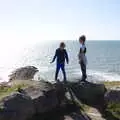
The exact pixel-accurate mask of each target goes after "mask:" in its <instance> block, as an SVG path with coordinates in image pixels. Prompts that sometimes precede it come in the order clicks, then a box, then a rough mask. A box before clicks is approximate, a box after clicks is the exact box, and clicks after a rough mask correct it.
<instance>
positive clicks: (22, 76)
mask: <svg viewBox="0 0 120 120" xmlns="http://www.w3.org/2000/svg"><path fill="white" fill-rule="evenodd" d="M36 72H38V69H37V68H36V67H34V66H26V67H21V68H18V69H16V70H15V71H13V72H12V73H11V74H10V75H9V80H29V79H33V78H34V75H35V73H36Z"/></svg>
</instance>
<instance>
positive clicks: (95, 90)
mask: <svg viewBox="0 0 120 120" xmlns="http://www.w3.org/2000/svg"><path fill="white" fill-rule="evenodd" d="M70 88H71V89H72V91H73V93H74V95H75V96H76V97H77V99H78V100H80V101H81V102H83V103H85V104H88V105H94V104H99V103H101V102H102V101H104V94H105V92H106V88H105V86H104V85H103V84H94V83H90V82H86V83H79V84H78V83H71V84H70ZM101 104H102V103H101Z"/></svg>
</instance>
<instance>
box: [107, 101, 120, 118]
mask: <svg viewBox="0 0 120 120" xmlns="http://www.w3.org/2000/svg"><path fill="white" fill-rule="evenodd" d="M106 111H107V112H110V113H112V115H113V116H115V117H116V118H117V119H118V120H120V103H114V102H111V103H108V106H107V109H106Z"/></svg>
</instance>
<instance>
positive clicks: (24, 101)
mask: <svg viewBox="0 0 120 120" xmlns="http://www.w3.org/2000/svg"><path fill="white" fill-rule="evenodd" d="M2 103H3V109H2V110H1V112H0V113H1V114H0V120H26V119H28V118H31V117H32V116H33V115H34V114H35V109H34V106H33V103H32V100H31V98H30V97H29V96H26V95H24V94H20V93H13V94H12V95H10V96H7V97H5V98H4V99H3V100H2Z"/></svg>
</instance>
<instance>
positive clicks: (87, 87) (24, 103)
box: [0, 81, 105, 120]
mask: <svg viewBox="0 0 120 120" xmlns="http://www.w3.org/2000/svg"><path fill="white" fill-rule="evenodd" d="M36 83H37V84H34V85H31V86H29V87H27V88H24V89H21V88H19V89H18V91H17V92H15V93H13V94H11V95H9V96H7V97H5V98H4V99H3V100H2V101H1V102H0V104H1V109H0V120H16V119H17V120H27V119H29V118H31V117H32V116H34V115H35V114H40V115H41V114H45V113H50V112H51V111H53V110H56V108H59V107H60V105H61V103H63V100H65V92H67V91H68V92H69V89H71V90H72V92H73V93H74V95H75V96H76V97H77V98H79V100H81V101H85V102H86V103H89V102H90V103H91V102H96V101H98V100H99V99H101V97H102V96H104V93H105V88H104V86H103V85H95V84H92V83H85V84H78V83H67V84H63V83H58V84H51V83H49V82H45V81H40V82H36ZM66 88H67V89H66ZM68 88H69V89H68ZM58 106H59V107H58ZM68 109H69V108H68ZM72 110H73V107H72ZM62 111H63V109H62ZM79 111H80V109H79ZM57 113H59V112H57ZM73 113H74V112H73ZM71 115H72V116H69V117H70V118H71V119H77V118H81V120H89V119H88V118H86V117H85V115H83V114H81V113H79V116H78V115H77V114H76V115H75V114H71ZM53 116H54V114H53ZM66 119H67V118H66ZM34 120H35V119H34Z"/></svg>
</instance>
